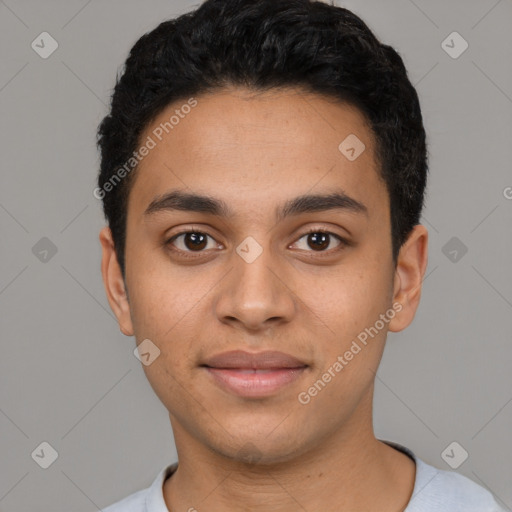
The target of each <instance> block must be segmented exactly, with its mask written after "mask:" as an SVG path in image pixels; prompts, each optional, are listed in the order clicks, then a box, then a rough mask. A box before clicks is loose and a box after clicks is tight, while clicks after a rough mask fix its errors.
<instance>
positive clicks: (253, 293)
mask: <svg viewBox="0 0 512 512" xmlns="http://www.w3.org/2000/svg"><path fill="white" fill-rule="evenodd" d="M232 264H233V270H232V272H230V273H229V275H228V276H227V279H226V281H225V283H224V286H223V287H222V291H221V296H220V297H219V300H218V301H217V315H218V317H219V320H221V321H226V319H229V320H231V321H235V319H236V320H238V321H239V322H240V323H242V324H244V325H245V326H246V327H248V328H251V329H257V328H258V327H263V326H264V324H265V322H266V321H267V320H269V319H273V320H274V321H276V320H277V319H281V320H283V321H289V320H290V318H291V315H292V314H293V311H294V301H293V297H292V296H291V292H290V290H289V288H288V287H287V286H285V285H284V283H283V280H282V279H280V278H279V274H280V270H279V268H281V267H282V265H281V264H280V263H279V262H278V261H277V259H275V258H274V257H273V255H272V251H271V250H270V248H269V247H268V245H263V244H260V243H259V242H258V241H257V240H256V239H255V238H253V237H251V236H248V237H246V238H245V239H244V240H243V241H242V242H241V243H240V244H239V245H238V246H237V247H236V248H235V250H234V251H233V254H232Z"/></svg>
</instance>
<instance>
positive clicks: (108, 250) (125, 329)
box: [99, 226, 133, 336]
mask: <svg viewBox="0 0 512 512" xmlns="http://www.w3.org/2000/svg"><path fill="white" fill-rule="evenodd" d="M99 239H100V243H101V249H102V259H101V274H102V277H103V285H104V287H105V292H106V294H107V299H108V302H109V304H110V308H111V309H112V311H113V312H114V314H115V315H116V318H117V321H118V323H119V329H120V330H121V332H122V333H123V334H125V335H126V336H133V325H132V321H131V316H130V304H129V302H128V296H127V292H126V289H125V283H124V279H123V275H122V272H121V267H120V266H119V263H118V261H117V255H116V251H115V248H114V241H113V239H112V232H111V230H110V228H109V227H108V226H105V227H104V228H103V229H102V230H101V231H100V234H99Z"/></svg>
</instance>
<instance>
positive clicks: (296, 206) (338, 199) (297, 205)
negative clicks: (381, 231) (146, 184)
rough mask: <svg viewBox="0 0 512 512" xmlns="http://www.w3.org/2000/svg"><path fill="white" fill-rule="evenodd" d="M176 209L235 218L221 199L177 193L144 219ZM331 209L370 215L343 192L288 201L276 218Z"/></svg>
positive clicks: (162, 200)
mask: <svg viewBox="0 0 512 512" xmlns="http://www.w3.org/2000/svg"><path fill="white" fill-rule="evenodd" d="M175 210H179V211H187V212H198V213H208V214H210V215H215V216H217V217H224V218H228V217H233V216H234V215H235V214H234V212H233V211H232V210H231V208H229V206H228V205H227V204H226V203H225V202H224V201H223V200H221V199H217V198H215V197H211V196H208V195H200V194H194V193H187V192H182V191H180V190H173V191H171V192H168V193H166V194H163V195H161V196H157V197H156V198H154V199H153V200H152V201H151V203H150V204H149V205H148V207H147V208H146V210H145V211H144V217H149V216H151V215H153V214H155V213H157V212H162V211H175ZM327 210H346V211H350V212H354V213H360V214H365V215H368V208H367V207H366V206H365V205H364V204H363V203H361V202H360V201H357V200H356V199H354V198H352V197H350V196H348V195H347V194H346V193H345V192H343V191H339V192H333V193H330V194H305V195H302V196H298V197H295V198H293V199H288V200H287V201H285V203H284V204H282V205H281V206H279V207H278V208H277V209H276V219H277V221H281V220H283V219H284V218H286V217H290V216H293V215H300V214H302V213H315V212H322V211H327Z"/></svg>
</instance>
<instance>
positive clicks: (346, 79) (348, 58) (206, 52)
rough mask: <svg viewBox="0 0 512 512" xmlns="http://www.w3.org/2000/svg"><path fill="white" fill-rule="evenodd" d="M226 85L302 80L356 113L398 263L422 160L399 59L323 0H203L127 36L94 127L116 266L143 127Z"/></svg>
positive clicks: (417, 120)
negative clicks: (128, 43) (382, 192)
mask: <svg viewBox="0 0 512 512" xmlns="http://www.w3.org/2000/svg"><path fill="white" fill-rule="evenodd" d="M228 86H243V87H248V88H250V89H253V90H254V91H255V92H256V91H262V92H263V91H266V90H271V89H279V88H286V87H294V88H297V87H299V88H301V89H302V90H304V91H306V92H312V93H316V94H319V95H323V96H325V97H329V98H333V99H337V100H339V101H340V102H344V103H347V104H350V105H353V106H355V107H357V108H358V109H359V110H360V111H361V112H362V113H363V115H364V116H365V118H366V120H367V122H368V124H369V126H370V127H371V129H372V132H373V134H374V136H375V140H376V146H377V147H376V156H377V158H378V163H379V164H380V168H379V170H378V171H379V173H380V174H379V176H380V177H381V179H383V181H384V182H385V184H386V188H387V191H388V194H389V199H390V218H391V237H392V251H393V260H394V262H395V263H396V261H397V256H398V252H399V249H400V247H401V246H402V244H403V243H404V242H405V241H406V239H407V237H408V235H409V233H410V231H411V230H412V228H413V227H414V226H415V225H416V224H418V223H419V221H420V216H421V211H422V208H423V202H424V191H425V185H426V178H427V170H428V164H427V148H426V136H425V130H424V127H423V120H422V115H421V110H420V105H419V100H418V95H417V92H416V90H415V88H414V86H413V85H412V84H411V82H410V81H409V79H408V76H407V71H406V69H405V66H404V63H403V61H402V58H401V57H400V56H399V55H398V53H397V52H396V51H395V50H394V49H393V48H392V47H391V46H388V45H385V44H382V43H380V42H379V41H378V39H377V38H376V37H375V35H374V34H373V33H372V31H371V30H370V29H369V28H368V26H367V25H366V24H365V23H364V22H363V21H362V20H361V19H360V18H359V17H358V16H356V15H355V14H354V13H352V12H351V11H349V10H347V9H344V8H341V7H337V6H335V5H329V4H327V3H325V2H322V1H310V0H278V1H276V0H207V1H205V2H203V3H202V4H201V5H200V6H199V7H198V8H197V9H196V10H194V11H192V12H189V13H186V14H184V15H181V16H179V17H178V18H175V19H171V20H168V21H164V22H162V23H161V24H160V25H158V26H157V27H156V28H155V29H154V30H152V31H150V32H148V33H146V34H144V35H143V36H142V37H141V38H140V39H139V40H138V41H137V42H136V43H135V45H134V46H133V48H132V49H131V51H130V54H129V56H128V58H127V60H126V62H125V64H124V69H123V70H122V72H121V73H120V74H118V76H117V81H116V85H115V88H114V90H113V94H112V98H111V109H110V112H109V114H108V115H107V116H106V117H105V118H104V119H103V120H102V122H101V123H100V125H99V128H98V134H97V135H98V139H97V144H98V147H99V149H100V152H101V164H100V172H99V176H98V188H97V189H96V190H95V196H96V197H98V198H101V199H102V200H103V210H104V214H105V218H106V220H107V222H108V225H109V227H110V229H111V230H112V236H113V240H114V246H115V249H116V254H117V258H118V261H119V264H120V267H121V271H122V273H123V276H124V275H125V258H124V251H125V240H126V218H127V207H128V196H129V192H130V188H131V184H132V183H133V177H134V175H135V171H136V167H137V166H136V165H135V164H136V161H134V159H133V154H134V152H135V151H136V150H137V148H138V145H139V144H140V141H139V139H140V136H141V133H142V132H143V131H144V129H145V128H146V127H148V125H149V124H150V123H151V122H152V121H153V120H154V119H155V118H156V117H157V116H158V115H159V114H160V113H161V112H162V111H163V110H164V109H165V108H166V107H167V106H168V105H169V104H170V103H172V102H175V101H178V100H186V99H187V98H191V97H194V96H198V95H200V94H202V93H204V94H206V93H209V92H215V91H218V90H221V89H222V88H225V87H228ZM340 142H341V141H340ZM130 159H131V161H132V166H131V167H129V168H128V170H126V169H127V167H126V163H127V162H128V161H130ZM122 166H124V169H125V172H123V173H119V172H118V171H119V169H121V168H122ZM132 168H133V171H132V172H129V171H130V170H131V169H132ZM116 173H117V176H116ZM120 176H123V179H120Z"/></svg>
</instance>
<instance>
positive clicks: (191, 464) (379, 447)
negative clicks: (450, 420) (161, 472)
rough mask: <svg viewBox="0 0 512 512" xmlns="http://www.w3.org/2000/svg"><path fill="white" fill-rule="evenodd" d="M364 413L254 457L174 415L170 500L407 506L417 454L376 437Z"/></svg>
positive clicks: (228, 505) (226, 508)
mask: <svg viewBox="0 0 512 512" xmlns="http://www.w3.org/2000/svg"><path fill="white" fill-rule="evenodd" d="M370 398H371V397H370ZM367 414H368V410H366V415H367ZM369 414H370V416H371V399H370V409H369ZM356 416H357V414H355V415H353V417H352V418H351V422H349V423H350V424H347V425H345V426H344V427H343V428H341V429H339V430H337V431H336V432H334V433H333V434H332V435H331V436H329V437H327V438H325V439H322V440H321V441H319V442H316V443H312V445H311V446H310V447H309V449H307V450H305V451H301V452H300V453H299V450H298V451H297V453H296V455H291V456H290V457H288V458H286V460H283V459H281V460H280V461H275V460H274V461H270V462H268V463H267V462H265V463H261V462H257V463H253V464H251V463H247V462H243V461H241V460H239V459H236V458H233V457H227V456H225V455H222V454H220V453H219V450H218V449H217V450H215V451H213V450H212V449H211V448H208V447H206V446H205V445H204V444H203V443H202V442H201V441H199V440H197V439H195V438H193V437H192V436H191V435H190V433H189V432H187V431H186V430H185V429H184V428H183V426H182V425H181V424H180V423H179V422H178V421H177V420H176V418H174V417H172V416H171V423H172V426H173V432H174V438H175V441H176V447H177V451H178V459H179V465H178V469H177V470H176V472H175V473H174V474H173V475H172V477H171V478H169V479H168V480H166V482H165V483H164V489H163V491H164V499H165V502H166V505H167V507H168V508H169V510H170V511H175V510H187V511H189V510H190V511H191V512H193V511H194V510H208V511H209V512H221V511H222V512H232V511H233V512H235V511H240V510H251V511H255V512H259V511H262V512H263V511H265V512H266V511H268V510H272V511H275V512H296V511H297V510H323V511H325V512H328V511H333V512H334V511H336V512H342V511H350V512H363V511H364V512H368V511H369V510H378V511H379V512H388V511H389V512H396V511H400V510H404V509H405V507H406V506H407V503H408V501H409V499H410V496H411V494H412V491H413V487H414V478H415V466H414V462H413V461H412V460H411V459H409V457H408V456H406V455H404V454H403V453H401V452H398V451H397V450H395V449H393V448H391V447H389V446H388V445H386V444H384V443H382V442H380V441H378V440H377V439H376V438H375V436H374V433H373V428H372V427H371V425H372V422H371V418H370V421H369V422H368V421H364V422H362V423H361V422H360V421H357V419H358V418H357V417H356ZM367 419H368V418H366V420H367ZM254 444H256V442H254ZM265 460H267V459H265Z"/></svg>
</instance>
